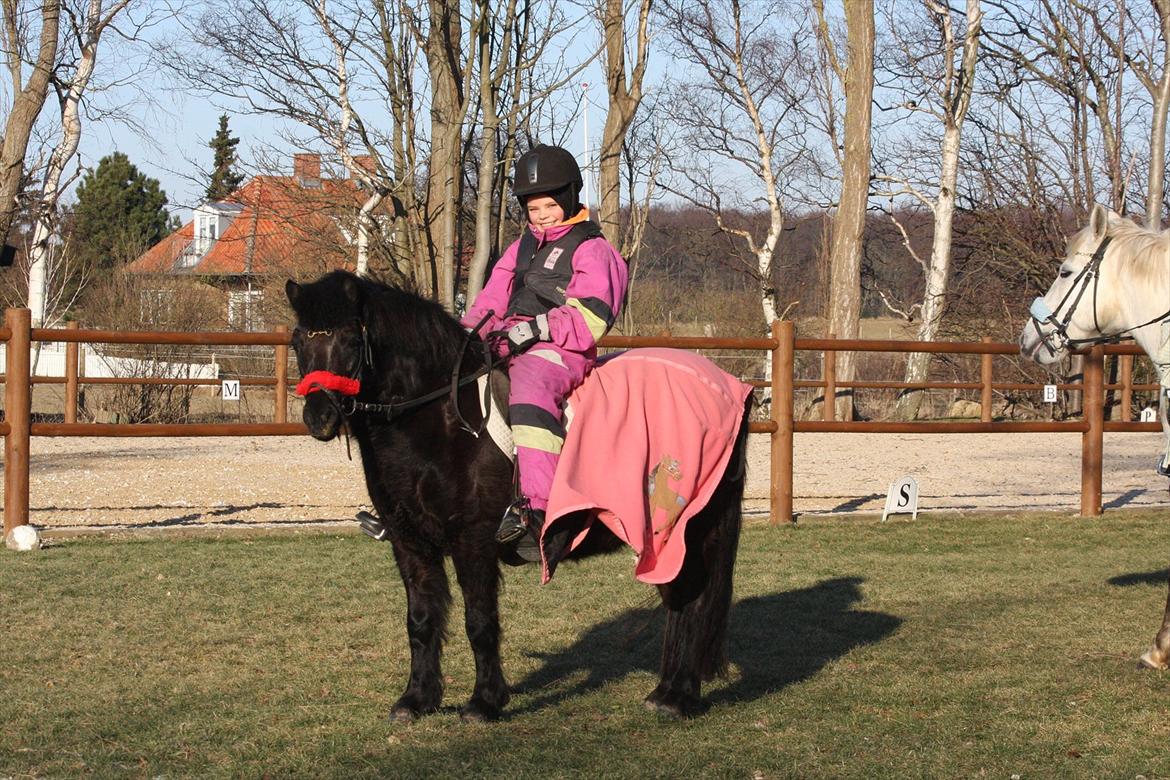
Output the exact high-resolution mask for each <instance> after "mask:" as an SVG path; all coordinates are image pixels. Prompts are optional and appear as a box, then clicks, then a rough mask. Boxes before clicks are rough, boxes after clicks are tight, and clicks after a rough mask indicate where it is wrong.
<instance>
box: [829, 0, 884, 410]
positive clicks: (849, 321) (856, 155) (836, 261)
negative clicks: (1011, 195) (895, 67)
mask: <svg viewBox="0 0 1170 780" xmlns="http://www.w3.org/2000/svg"><path fill="white" fill-rule="evenodd" d="M818 5H819V4H818ZM822 18H823V14H822ZM845 24H846V40H847V48H848V64H847V66H846V69H845V72H844V74H843V77H842V82H843V83H844V86H845V129H844V146H845V154H844V157H843V160H842V166H841V174H842V175H841V201H840V203H839V204H838V206H837V213H836V215H835V216H834V218H833V241H832V245H831V249H830V253H829V266H830V282H829V306H830V309H831V314H830V316H829V332H830V333H833V334H835V335H836V336H837V338H842V339H855V338H857V335H858V328H859V321H860V318H861V249H862V236H863V234H864V232H865V211H866V205H867V203H868V201H869V172H870V145H871V141H870V125H871V122H872V116H873V62H874V9H873V2H872V0H853V1H852V2H847V3H845ZM827 42H828V41H827ZM829 45H832V44H831V43H829ZM855 373H856V357H855V354H854V353H853V352H839V353H837V378H838V380H839V381H843V382H849V381H852V379H853V377H854V374H855ZM826 400H828V399H826ZM835 405H836V415H837V419H844V420H851V419H853V408H854V399H853V391H852V390H846V391H844V392H841V393H839V397H838V398H837V399H836V401H835Z"/></svg>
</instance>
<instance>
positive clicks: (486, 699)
mask: <svg viewBox="0 0 1170 780" xmlns="http://www.w3.org/2000/svg"><path fill="white" fill-rule="evenodd" d="M493 520H494V515H493ZM486 527H487V528H494V522H493V523H490V524H488V526H486ZM451 557H452V560H453V561H454V563H455V576H456V578H458V580H459V587H460V588H461V589H462V590H463V604H464V615H463V619H464V624H465V625H466V628H467V639H468V641H469V642H470V643H471V650H472V652H473V653H474V654H475V690H474V691H473V692H472V694H471V700H470V701H468V702H467V704H466V705H465V706H464V707H463V709H462V710H460V713H459V714H460V716H461V717H462V718H463V720H466V721H478V720H495V719H496V718H498V717H499V716H500V713H501V712H502V711H503V709H504V707H505V706H507V704H508V682H507V680H505V679H504V670H503V669H502V668H501V666H500V613H499V599H498V595H499V584H500V565H499V562H498V560H497V559H496V548H495V542H494V540H492V539H491V538H490V537H489V536H488V535H486V534H484V535H483V538H482V539H479V540H476V541H475V542H472V541H470V540H469V539H468V538H466V537H464V538H463V539H460V540H459V542H457V543H456V544H455V546H454V548H453V549H452V551H451Z"/></svg>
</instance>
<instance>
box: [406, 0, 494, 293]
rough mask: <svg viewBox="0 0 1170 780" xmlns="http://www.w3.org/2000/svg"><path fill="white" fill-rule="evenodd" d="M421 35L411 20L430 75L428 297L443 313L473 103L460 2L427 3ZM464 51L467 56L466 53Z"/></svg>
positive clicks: (451, 277)
mask: <svg viewBox="0 0 1170 780" xmlns="http://www.w3.org/2000/svg"><path fill="white" fill-rule="evenodd" d="M427 3H428V8H429V11H430V15H429V19H428V20H427V21H428V27H427V29H426V30H425V31H423V30H422V28H421V26H420V25H419V24H418V21H417V15H414V16H412V19H413V21H412V24H414V25H415V26H416V29H417V31H418V32H417V35H418V36H419V39H420V42H421V46H422V49H423V54H424V56H425V57H426V61H427V67H428V70H429V71H430V77H431V80H430V88H431V112H430V113H431V131H430V139H431V153H430V158H429V165H428V170H427V199H426V224H427V226H428V230H427V236H428V239H429V242H430V246H431V262H432V264H433V269H434V270H433V278H434V287H433V289H432V294H433V295H434V297H435V299H436V300H437V301H439V303H441V304H443V306H445V307H446V308H447V309H453V308H454V306H455V263H456V247H457V244H456V226H457V224H458V212H457V210H458V208H459V204H460V202H461V200H462V198H461V194H462V186H463V129H464V128H463V124H464V120H465V118H466V117H467V110H468V107H469V106H470V105H471V100H472V89H471V87H472V78H473V76H474V73H475V67H474V65H475V58H476V56H477V55H476V47H474V46H467V45H466V44H465V41H464V39H463V18H462V16H461V14H460V8H459V6H460V4H459V2H458V0H453V1H452V0H427ZM486 5H487V4H486V3H484V4H479V3H477V4H473V5H472V9H473V11H472V13H473V15H472V18H471V19H470V20H469V23H468V25H467V28H468V36H469V39H470V40H472V41H474V40H476V39H477V38H478V37H479V33H480V29H481V27H482V25H484V24H485V23H486V12H487V8H486ZM465 52H466V53H465Z"/></svg>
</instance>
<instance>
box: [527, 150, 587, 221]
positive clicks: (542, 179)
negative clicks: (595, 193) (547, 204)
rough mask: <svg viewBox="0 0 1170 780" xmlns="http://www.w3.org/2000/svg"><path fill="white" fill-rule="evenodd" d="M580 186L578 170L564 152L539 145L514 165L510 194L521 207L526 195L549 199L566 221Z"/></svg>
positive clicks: (570, 156)
mask: <svg viewBox="0 0 1170 780" xmlns="http://www.w3.org/2000/svg"><path fill="white" fill-rule="evenodd" d="M582 183H583V182H582V179H581V169H580V168H579V167H577V160H576V159H575V158H574V157H573V155H572V154H570V153H569V151H568V150H567V149H562V148H561V147H559V146H548V145H546V144H540V145H539V146H534V147H532V148H531V149H529V150H528V151H527V152H525V153H524V154H522V155H521V156H520V159H519V160H517V161H516V177H515V180H514V181H513V183H512V192H513V193H514V194H515V195H516V197H517V198H519V200H520V202H521V203H524V202H525V201H526V199H527V198H528V196H529V195H549V196H550V197H552V199H553V200H555V201H556V202H557V205H558V206H560V207H561V209H563V210H564V212H565V217H566V218H568V217H571V216H573V212H574V211H575V210H576V206H577V198H578V197H579V195H580V194H581V186H582Z"/></svg>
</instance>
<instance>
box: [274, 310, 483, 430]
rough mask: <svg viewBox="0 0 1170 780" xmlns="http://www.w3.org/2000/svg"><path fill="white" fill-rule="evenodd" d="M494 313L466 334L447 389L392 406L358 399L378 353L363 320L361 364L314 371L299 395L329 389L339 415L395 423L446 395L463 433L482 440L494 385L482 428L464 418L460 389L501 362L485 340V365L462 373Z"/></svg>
mask: <svg viewBox="0 0 1170 780" xmlns="http://www.w3.org/2000/svg"><path fill="white" fill-rule="evenodd" d="M492 314H493V313H492V312H490V311H489V312H488V313H487V314H486V315H485V316H484V318H483V319H482V320H480V322H479V324H477V325H476V326H475V327H474V328H472V329H471V330H469V331H467V333H466V334H464V337H463V343H462V344H461V346H460V349H459V357H458V358H457V359H456V360H455V365H454V367H453V368H452V369H451V382H450V383H449V384H448V385H444V386H443V387H440V388H438V389H436V390H432V391H431V392H429V393H424V394H423V395H420V396H416V397H414V398H409V399H406V400H403V401H393V400H392V401H390V402H389V403H372V402H368V401H359V400H358V398H357V396H358V394H359V393H360V392H361V377H362V373H363V372H364V370H365V369H366V368H367V367H369V369H370V370H371V371H373V370H374V353H373V350H372V348H371V347H370V339H369V333H368V331H367V329H366V325H365V323H362V322H360V321H359V324H360V325H361V332H362V350H361V357H360V359H359V360H358V361H357V364H356V365H355V366H353V368H351V369H350V370H349V373H348V374H336V373H333V372H331V371H323V370H318V371H310V372H309V373H308V374H305V375H304V377H302V379H301V381H300V382H299V383H298V384H297V387H296V393H297V395H299V396H302V397H304V396H308V395H309V394H310V393H315V392H320V391H323V390H329V391H332V392H327V393H326V394H325V397H326V398H327V399H328V400H329V402H330V403H331V404H333V406H334V408H335V409H336V410H337V413H338V414H339V415H340V416H342V417H346V418H349V417H353V416H354V415H357V414H367V415H375V416H378V417H380V418H381V419H383V420H385V421H386V422H391V421H393V420H394V419H396V418H398V417H401V416H402V415H404V414H406V413H408V412H411V411H413V410H416V409H419V408H421V407H423V406H426V405H427V404H429V403H431V402H432V401H435V400H437V399H439V398H443V397H444V396H448V397H450V399H451V405H452V407H453V408H454V410H455V417H456V419H457V420H458V422H459V427H460V428H461V429H462V430H464V431H467V432H468V433H470V434H471V435H472V436H475V437H477V438H478V437H479V435H480V434H481V433H483V432H484V430H485V429H486V428H487V424H488V418H489V416H490V414H491V403H490V402H489V401H490V393H491V389H490V383H487V384H485V386H484V400H483V408H484V409H485V410H486V411H485V412H484V415H483V419H481V420H480V423H479V425H478V426H476V427H472V425H471V424H470V423H468V422H467V420H466V419H465V418H464V417H463V413H462V412H461V411H460V409H459V399H458V392H459V389H460V388H461V387H463V386H464V385H468V384H471V383H472V382H475V381H477V380H478V379H479V378H480V377H482V376H484V375H490V373H491V372H492V370H493V369H494V368H495V367H496V364H497V361H496V360H495V355H494V350H493V348H492V342H491V340H490V339H483V340H482V343H483V354H484V361H483V365H482V366H481V367H480V368H478V369H476V370H475V371H473V372H471V373H470V374H462V368H463V357H464V355H465V354H467V348H468V346H470V344H471V338H472V336H473V335H475V334H476V333H478V332H479V328H480V327H481V326H482V325H483V323H484V322H487V320H488V318H489V317H491V316H492ZM301 334H302V336H303V337H304V338H307V339H312V338H333V331H332V330H307V329H303V330H301ZM335 395H340V396H341V400H340V401H339V400H337V398H336V397H335ZM347 441H348V440H347Z"/></svg>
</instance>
